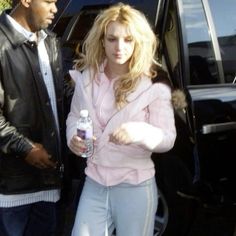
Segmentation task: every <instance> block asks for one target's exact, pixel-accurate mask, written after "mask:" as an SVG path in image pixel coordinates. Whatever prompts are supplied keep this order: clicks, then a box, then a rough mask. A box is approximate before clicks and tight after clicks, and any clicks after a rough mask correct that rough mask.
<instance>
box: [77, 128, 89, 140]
mask: <svg viewBox="0 0 236 236" xmlns="http://www.w3.org/2000/svg"><path fill="white" fill-rule="evenodd" d="M77 135H78V136H79V137H80V138H81V139H83V140H85V139H92V138H93V130H92V129H87V130H81V129H77Z"/></svg>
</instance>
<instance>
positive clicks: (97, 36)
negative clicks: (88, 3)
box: [75, 3, 158, 108]
mask: <svg viewBox="0 0 236 236" xmlns="http://www.w3.org/2000/svg"><path fill="white" fill-rule="evenodd" d="M114 21H118V22H119V23H121V24H124V25H126V26H127V27H129V30H130V32H131V36H132V38H133V40H134V42H135V46H134V52H133V55H132V56H131V59H130V61H129V71H128V73H126V74H124V75H122V76H121V77H120V78H119V80H117V81H116V83H115V85H114V90H115V101H116V105H117V107H118V108H121V107H123V106H124V104H126V103H127V101H126V98H127V96H128V95H129V94H130V93H131V92H132V91H134V90H135V88H136V86H137V84H138V81H139V79H140V77H141V76H142V75H147V76H148V77H149V78H153V77H155V76H156V72H155V70H154V66H155V65H157V64H158V63H157V61H156V60H155V53H156V48H157V38H156V36H155V34H154V32H153V30H152V28H151V26H150V24H149V23H148V20H147V19H146V17H145V16H144V14H143V13H141V12H140V11H138V10H136V9H134V8H133V7H131V6H129V5H126V4H123V3H119V4H116V5H113V6H111V7H109V8H108V9H105V10H103V11H102V12H101V13H100V14H99V15H98V16H97V17H96V19H95V22H94V24H93V26H92V28H91V30H90V31H89V33H88V35H87V36H86V38H85V41H84V43H83V45H82V53H80V54H79V55H80V58H79V59H78V60H76V64H75V67H76V69H78V70H84V69H86V68H88V67H90V68H92V69H93V72H94V75H93V76H95V74H96V73H97V72H98V71H99V66H100V65H101V64H102V63H103V62H104V60H105V58H106V55H105V51H104V47H103V39H104V36H105V35H106V30H107V26H108V24H109V23H110V22H114Z"/></svg>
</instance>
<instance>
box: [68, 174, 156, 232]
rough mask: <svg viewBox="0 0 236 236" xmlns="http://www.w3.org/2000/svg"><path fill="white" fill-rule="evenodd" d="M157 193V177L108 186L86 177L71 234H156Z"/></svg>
mask: <svg viewBox="0 0 236 236" xmlns="http://www.w3.org/2000/svg"><path fill="white" fill-rule="evenodd" d="M157 194H158V193H157V186H156V181H155V178H152V179H149V180H147V181H145V182H143V183H141V184H138V185H131V184H126V183H122V184H119V185H116V186H112V187H106V186H103V185H100V184H98V183H97V182H95V181H93V180H92V179H90V178H88V177H87V178H86V181H85V184H84V188H83V191H82V194H81V197H80V202H79V206H78V209H77V213H76V217H75V222H74V227H73V231H72V236H110V235H112V232H113V230H114V229H116V236H153V231H154V221H155V213H156V210H157V201H158V200H157V199H158V198H157Z"/></svg>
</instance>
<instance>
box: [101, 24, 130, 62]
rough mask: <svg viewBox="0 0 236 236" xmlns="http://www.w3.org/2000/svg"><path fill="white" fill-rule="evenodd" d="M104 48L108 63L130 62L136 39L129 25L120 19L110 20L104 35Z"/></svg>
mask: <svg viewBox="0 0 236 236" xmlns="http://www.w3.org/2000/svg"><path fill="white" fill-rule="evenodd" d="M104 48H105V53H106V57H107V60H108V63H113V64H118V65H123V64H126V63H128V61H129V60H130V58H131V56H132V54H133V51H134V40H133V37H132V36H131V35H130V32H129V29H128V27H127V26H126V25H124V24H121V23H119V22H118V21H113V22H110V23H109V24H108V26H107V32H106V35H105V36H104Z"/></svg>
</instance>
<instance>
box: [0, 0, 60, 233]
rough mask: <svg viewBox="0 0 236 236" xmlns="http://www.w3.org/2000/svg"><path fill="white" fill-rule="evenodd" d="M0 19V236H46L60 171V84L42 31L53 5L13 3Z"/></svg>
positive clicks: (52, 42)
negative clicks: (9, 10) (11, 7)
mask: <svg viewBox="0 0 236 236" xmlns="http://www.w3.org/2000/svg"><path fill="white" fill-rule="evenodd" d="M14 5H15V6H14V8H13V10H12V11H11V12H9V13H8V12H7V13H6V12H4V13H3V14H2V15H1V16H0V42H1V47H0V235H1V236H35V235H40V236H41V235H44V236H51V235H54V234H55V228H56V202H57V201H58V200H59V199H60V188H61V182H62V181H61V177H62V172H63V164H62V158H63V155H62V153H61V146H62V145H61V143H62V141H61V139H60V135H59V134H60V133H61V131H62V128H63V124H64V122H63V118H64V117H63V96H62V93H63V91H64V89H63V79H62V75H63V73H62V63H61V56H60V51H59V50H58V43H57V40H56V37H55V35H54V34H53V33H51V32H49V31H47V30H46V28H47V27H48V25H49V24H50V23H52V20H53V18H54V14H55V13H56V12H57V8H56V0H18V1H16V2H15V3H14Z"/></svg>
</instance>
